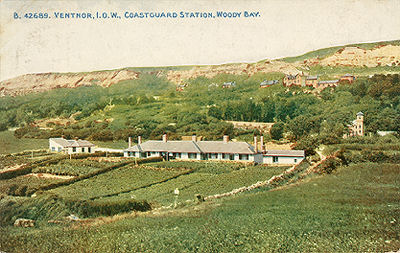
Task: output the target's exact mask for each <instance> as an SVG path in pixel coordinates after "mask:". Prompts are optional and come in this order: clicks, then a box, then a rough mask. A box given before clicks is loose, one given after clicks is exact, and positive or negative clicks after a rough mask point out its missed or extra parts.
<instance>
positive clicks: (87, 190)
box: [51, 165, 184, 199]
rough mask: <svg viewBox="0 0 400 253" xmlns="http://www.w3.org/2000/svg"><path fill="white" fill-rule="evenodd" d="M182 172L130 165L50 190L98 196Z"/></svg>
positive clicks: (67, 194) (63, 194)
mask: <svg viewBox="0 0 400 253" xmlns="http://www.w3.org/2000/svg"><path fill="white" fill-rule="evenodd" d="M183 172H184V171H182V170H152V169H146V168H144V167H142V166H133V165H132V166H126V167H122V168H119V169H116V170H112V171H109V172H107V173H104V174H101V175H98V176H95V177H93V178H89V179H86V180H82V181H79V182H77V183H74V184H71V185H69V186H65V187H59V188H56V189H54V190H52V191H51V192H53V193H55V194H57V195H59V196H61V197H64V198H76V199H91V198H100V197H106V196H108V195H116V194H119V193H122V192H128V191H132V190H134V189H137V188H141V187H146V186H147V185H149V184H153V183H157V182H159V181H162V180H165V179H168V178H170V177H174V176H177V175H179V174H181V173H183Z"/></svg>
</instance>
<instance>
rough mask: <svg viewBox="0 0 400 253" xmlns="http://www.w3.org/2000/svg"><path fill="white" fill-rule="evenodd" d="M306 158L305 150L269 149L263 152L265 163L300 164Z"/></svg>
mask: <svg viewBox="0 0 400 253" xmlns="http://www.w3.org/2000/svg"><path fill="white" fill-rule="evenodd" d="M304 158H305V155H304V150H267V151H265V152H264V154H263V163H265V164H298V163H300V162H301V161H303V159H304Z"/></svg>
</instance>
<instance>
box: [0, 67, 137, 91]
mask: <svg viewBox="0 0 400 253" xmlns="http://www.w3.org/2000/svg"><path fill="white" fill-rule="evenodd" d="M138 77H139V73H138V72H135V71H131V70H126V69H121V70H112V71H97V72H89V73H43V74H27V75H22V76H18V77H16V78H13V79H9V80H6V81H3V82H1V83H0V96H8V95H10V96H17V95H24V94H27V93H33V92H43V91H47V90H52V89H57V88H76V87H80V86H91V85H93V84H95V85H99V86H102V87H109V86H111V85H113V84H116V83H118V82H121V81H125V80H132V79H137V78H138Z"/></svg>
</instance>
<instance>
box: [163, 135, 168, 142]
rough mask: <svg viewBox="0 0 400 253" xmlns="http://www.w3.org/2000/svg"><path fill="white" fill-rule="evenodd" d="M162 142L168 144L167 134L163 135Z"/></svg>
mask: <svg viewBox="0 0 400 253" xmlns="http://www.w3.org/2000/svg"><path fill="white" fill-rule="evenodd" d="M162 141H163V142H167V134H163V136H162Z"/></svg>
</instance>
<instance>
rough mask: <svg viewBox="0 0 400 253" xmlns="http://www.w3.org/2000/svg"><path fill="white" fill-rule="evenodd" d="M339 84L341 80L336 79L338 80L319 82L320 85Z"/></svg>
mask: <svg viewBox="0 0 400 253" xmlns="http://www.w3.org/2000/svg"><path fill="white" fill-rule="evenodd" d="M338 82H339V80H338V79H336V80H326V81H319V82H318V83H319V84H329V83H338Z"/></svg>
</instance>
